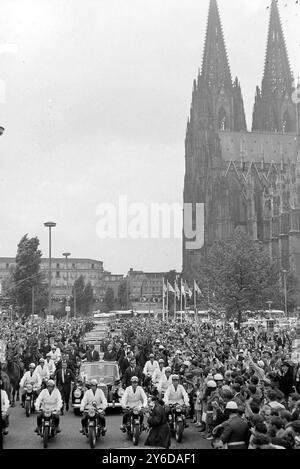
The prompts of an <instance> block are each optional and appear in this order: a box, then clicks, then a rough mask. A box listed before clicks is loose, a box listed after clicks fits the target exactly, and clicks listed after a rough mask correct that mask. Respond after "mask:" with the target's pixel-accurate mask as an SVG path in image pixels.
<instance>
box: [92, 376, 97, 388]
mask: <svg viewBox="0 0 300 469" xmlns="http://www.w3.org/2000/svg"><path fill="white" fill-rule="evenodd" d="M91 384H92V385H94V386H97V384H98V381H97V380H96V379H95V378H93V379H91Z"/></svg>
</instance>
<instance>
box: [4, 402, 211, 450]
mask: <svg viewBox="0 0 300 469" xmlns="http://www.w3.org/2000/svg"><path fill="white" fill-rule="evenodd" d="M9 414H10V417H9V419H10V425H9V434H8V435H7V436H6V437H5V438H4V442H3V449H6V448H7V449H8V448H9V449H23V448H24V449H25V448H26V449H41V448H43V445H42V439H41V437H39V436H38V435H37V434H36V433H35V432H34V429H35V427H36V414H32V415H30V417H26V415H25V410H24V409H23V408H22V407H21V406H20V404H19V402H17V403H16V407H15V408H11V409H10V410H9ZM121 418H122V415H121V413H120V411H118V410H117V409H114V410H108V411H107V415H106V426H107V429H108V430H107V434H106V436H105V437H104V438H101V439H100V440H98V442H97V446H96V448H97V449H111V448H131V449H132V448H134V446H133V444H132V442H131V441H130V440H129V439H128V436H127V434H124V433H122V432H121V430H120V428H119V427H120V424H121ZM60 427H61V430H62V431H61V433H59V434H58V435H57V436H56V438H55V440H52V441H50V442H49V445H48V448H49V449H51V448H53V449H90V447H89V444H88V440H87V438H86V437H84V436H83V435H82V434H81V433H79V430H80V428H81V423H80V417H77V416H75V415H74V414H73V411H72V410H69V412H65V414H64V415H63V416H61V417H60ZM146 438H147V433H146V432H143V433H142V435H141V439H140V443H139V447H143V445H144V442H145V440H146ZM180 448H182V449H192V448H198V449H209V448H211V446H210V442H209V441H207V440H205V439H203V438H202V437H201V435H200V433H199V432H198V431H197V429H196V428H195V426H194V425H193V424H190V425H189V428H187V429H185V432H184V435H183V439H182V442H181V443H180V444H179V443H177V442H176V440H175V439H174V438H172V445H171V450H172V449H180Z"/></svg>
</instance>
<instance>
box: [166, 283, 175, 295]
mask: <svg viewBox="0 0 300 469" xmlns="http://www.w3.org/2000/svg"><path fill="white" fill-rule="evenodd" d="M167 289H168V291H170V292H172V293H175V290H174V288H173V287H172V285H171V284H170V283H169V282H167Z"/></svg>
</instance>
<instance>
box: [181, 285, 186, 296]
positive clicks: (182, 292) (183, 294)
mask: <svg viewBox="0 0 300 469" xmlns="http://www.w3.org/2000/svg"><path fill="white" fill-rule="evenodd" d="M181 295H182V296H184V297H185V289H184V286H183V285H182V283H181Z"/></svg>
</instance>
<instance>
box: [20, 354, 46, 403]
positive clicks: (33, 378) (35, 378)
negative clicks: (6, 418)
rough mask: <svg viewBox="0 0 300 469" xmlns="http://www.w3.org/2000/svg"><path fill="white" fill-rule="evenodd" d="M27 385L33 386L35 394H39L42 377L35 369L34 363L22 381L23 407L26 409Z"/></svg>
mask: <svg viewBox="0 0 300 469" xmlns="http://www.w3.org/2000/svg"><path fill="white" fill-rule="evenodd" d="M27 384H32V386H33V387H34V388H36V390H35V393H37V392H38V391H39V389H40V387H41V384H42V380H41V378H40V375H39V374H38V372H37V371H36V369H35V364H34V363H30V365H29V371H26V373H24V375H23V377H22V379H21V381H20V389H21V393H22V407H24V405H25V395H26V386H27Z"/></svg>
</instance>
